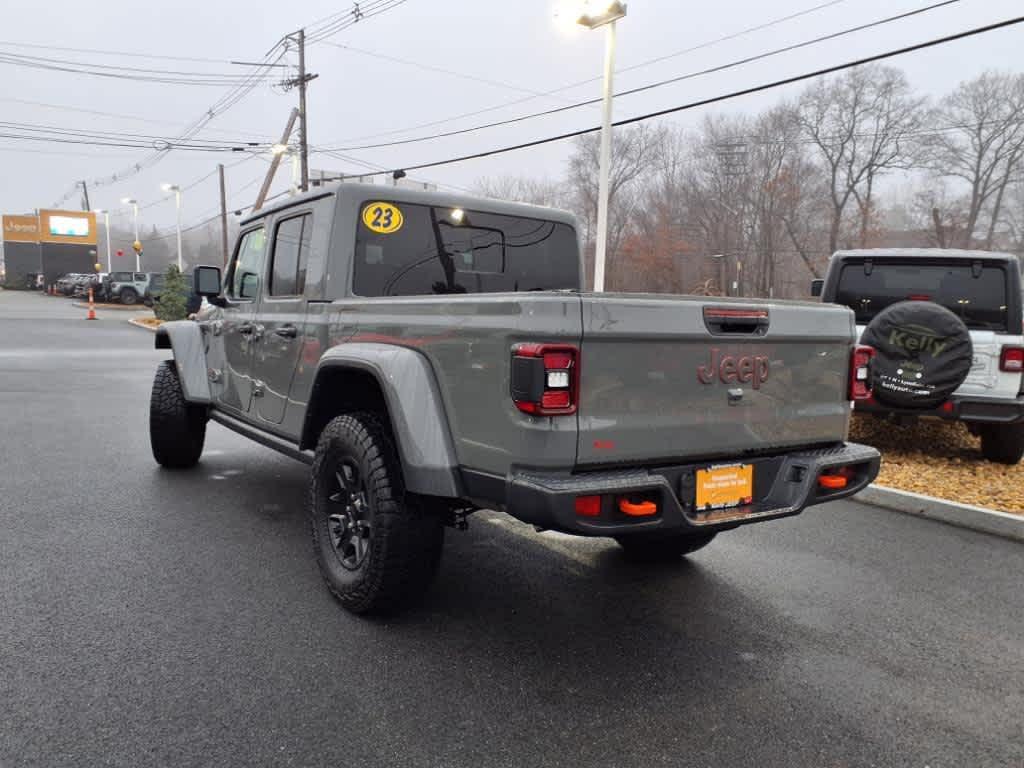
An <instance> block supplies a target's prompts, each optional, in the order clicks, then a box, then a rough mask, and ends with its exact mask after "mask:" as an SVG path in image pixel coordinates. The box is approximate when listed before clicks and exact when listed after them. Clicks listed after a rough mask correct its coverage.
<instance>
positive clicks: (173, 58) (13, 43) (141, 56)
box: [0, 40, 232, 64]
mask: <svg viewBox="0 0 1024 768" xmlns="http://www.w3.org/2000/svg"><path fill="white" fill-rule="evenodd" d="M0 46H6V47H8V48H35V49H39V50H47V51H64V52H67V53H92V54H97V55H99V56H116V57H118V58H122V57H129V58H137V59H153V60H165V61H191V62H194V63H199V64H231V63H232V62H230V61H227V60H226V59H207V58H202V57H199V56H172V55H167V54H156V53H136V52H132V51H122V50H116V51H109V50H107V51H104V50H101V49H99V48H68V47H66V46H61V45H43V44H41V43H23V42H20V41H14V40H0Z"/></svg>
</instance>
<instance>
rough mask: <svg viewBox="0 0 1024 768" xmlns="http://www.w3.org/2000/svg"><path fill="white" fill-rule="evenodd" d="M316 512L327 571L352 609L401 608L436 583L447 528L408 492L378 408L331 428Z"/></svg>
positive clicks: (317, 471) (316, 541)
mask: <svg viewBox="0 0 1024 768" xmlns="http://www.w3.org/2000/svg"><path fill="white" fill-rule="evenodd" d="M309 515H310V526H311V529H312V536H313V551H314V553H315V555H316V560H317V565H319V567H320V573H321V575H322V576H323V578H324V581H325V582H327V587H328V589H329V590H330V591H331V594H333V595H334V597H335V598H336V599H337V600H338V602H340V603H341V604H342V606H343V607H344V608H346V609H347V610H349V611H351V612H352V613H357V614H369V613H389V612H393V611H395V610H397V609H399V608H402V607H405V606H406V605H408V604H410V603H411V602H413V601H414V600H415V599H416V598H418V597H420V596H421V595H422V594H423V593H424V592H425V591H426V589H427V588H428V587H429V586H430V583H431V581H432V580H433V578H434V575H435V573H436V572H437V566H438V563H439V562H440V558H441V549H442V545H443V542H444V527H443V526H442V523H441V519H440V518H439V517H437V516H436V515H433V514H431V513H430V512H429V511H427V510H426V509H425V507H424V506H423V505H421V504H418V503H416V502H415V500H414V499H413V498H412V497H410V496H409V495H408V494H406V493H405V486H404V482H403V479H402V471H401V467H400V465H399V462H398V456H397V453H396V451H395V446H394V443H393V442H392V439H391V435H390V433H389V430H388V429H387V427H386V426H385V425H384V424H383V423H382V422H381V421H380V419H379V418H377V416H375V415H374V414H371V413H355V414H350V415H345V416H339V417H337V418H336V419H334V420H333V421H331V422H330V423H329V424H328V425H327V426H326V427H325V428H324V431H323V432H322V433H321V435H320V440H319V442H318V443H317V447H316V457H315V459H314V461H313V470H312V477H311V480H310V494H309Z"/></svg>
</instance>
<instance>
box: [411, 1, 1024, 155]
mask: <svg viewBox="0 0 1024 768" xmlns="http://www.w3.org/2000/svg"><path fill="white" fill-rule="evenodd" d="M1021 22H1024V16H1018V17H1015V18H1012V19H1007V20H1005V21H1000V22H996V23H994V24H987V25H985V26H982V27H975V28H973V29H969V30H965V31H963V32H958V33H956V34H953V35H946V36H945V37H938V38H934V39H932V40H928V41H926V42H923V43H916V44H915V45H909V46H905V47H903V48H897V49H895V50H892V51H886V52H885V53H878V54H875V55H873V56H866V57H864V58H861V59H855V60H853V61H848V62H845V63H843V64H836V65H833V66H831V67H825V68H822V69H818V70H815V71H813V72H806V73H804V74H801V75H793V76H792V77H786V78H783V79H781V80H774V81H772V82H769V83H764V84H761V85H756V86H752V87H750V88H743V89H740V90H738V91H731V92H729V93H725V94H722V95H720V96H713V97H711V98H707V99H701V100H699V101H691V102H689V103H687V104H681V105H679V106H675V107H669V108H667V109H661V110H658V111H656V112H648V113H646V114H643V115H637V116H636V117H630V118H626V119H624V120H619V121H617V122H615V123H613V125H614V126H615V127H621V126H624V125H632V124H634V123H639V122H643V121H646V120H651V119H654V118H656V117H664V116H665V115H670V114H674V113H676V112H684V111H687V110H690V109H696V108H698V107H705V106H709V105H711V104H717V103H719V102H722V101H728V100H730V99H735V98H737V97H739V96H749V95H751V94H754V93H759V92H761V91H767V90H772V89H774V88H779V87H781V86H784V85H792V84H793V83H799V82H802V81H804V80H811V79H813V78H815V77H822V76H824V75H830V74H833V73H835V72H841V71H843V70H846V69H852V68H854V67H860V66H863V65H865V64H871V63H873V62H876V61H883V60H885V59H890V58H893V57H895V56H902V55H905V54H907V53H913V52H915V51H920V50H924V49H926V48H933V47H935V46H938V45H945V44H947V43H951V42H954V41H956V40H962V39H964V38H968V37H973V36H975V35H981V34H985V33H987V32H993V31H995V30H997V29H1003V28H1005V27H1011V26H1015V25H1017V24H1020V23H1021ZM599 130H601V129H600V127H596V126H595V127H593V128H583V129H580V130H577V131H570V132H568V133H562V134H559V135H557V136H549V137H548V138H545V139H536V140H534V141H527V142H523V143H521V144H514V145H512V146H508V147H502V148H499V149H491V150H487V151H484V152H476V153H473V154H470V155H462V156H461V157H454V158H450V159H448V160H437V161H434V162H430V163H420V164H418V165H409V166H404V167H403V168H401V169H395V170H403V171H418V170H422V169H423V168H436V167H439V166H442V165H451V164H452V163H461V162H464V161H466V160H477V159H479V158H482V157H490V156H492V155H500V154H505V153H507V152H515V151H517V150H520V149H529V148H531V147H538V146H541V145H543V144H551V143H553V142H556V141H564V140H565V139H572V138H575V137H577V136H584V135H586V134H588V133H596V132H597V131H599Z"/></svg>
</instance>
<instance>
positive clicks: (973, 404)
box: [855, 395, 1024, 424]
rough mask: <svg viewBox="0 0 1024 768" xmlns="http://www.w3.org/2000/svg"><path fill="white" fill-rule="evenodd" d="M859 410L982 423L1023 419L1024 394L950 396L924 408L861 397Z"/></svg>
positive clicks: (1011, 421) (1008, 422) (1012, 421)
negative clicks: (889, 404)
mask: <svg viewBox="0 0 1024 768" xmlns="http://www.w3.org/2000/svg"><path fill="white" fill-rule="evenodd" d="M855 410H856V411H857V412H858V413H878V414H888V413H894V414H897V415H899V416H930V417H934V418H938V419H946V420H947V421H974V422H978V423H984V424H1014V423H1016V422H1021V421H1024V396H1022V397H1017V398H1014V399H1012V400H1007V399H1005V398H988V397H956V396H955V395H954V396H953V397H951V398H950V399H949V400H948V401H946V403H945V404H944V405H942V406H940V407H938V408H933V409H930V410H927V411H921V410H911V409H907V408H889V407H887V406H884V405H881V404H880V403H877V402H875V401H873V400H872V401H866V402H865V401H861V402H858V403H857V405H856V406H855Z"/></svg>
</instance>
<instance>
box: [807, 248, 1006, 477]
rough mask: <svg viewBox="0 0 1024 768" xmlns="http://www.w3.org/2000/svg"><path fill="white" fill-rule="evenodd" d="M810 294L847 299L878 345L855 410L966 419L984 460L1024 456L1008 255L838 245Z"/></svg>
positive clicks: (867, 338) (864, 334)
mask: <svg viewBox="0 0 1024 768" xmlns="http://www.w3.org/2000/svg"><path fill="white" fill-rule="evenodd" d="M812 293H819V294H820V295H821V298H822V300H823V301H826V302H834V303H838V304H841V305H844V306H847V307H849V308H851V309H852V310H853V311H854V313H855V315H856V318H857V331H858V333H859V334H860V339H861V341H862V343H864V344H868V345H870V346H872V347H873V348H874V350H875V356H874V360H873V361H872V364H871V376H872V385H873V390H874V396H873V397H872V398H871V399H870V400H865V401H862V402H858V403H857V405H856V407H857V410H859V411H864V412H868V413H873V414H875V415H877V416H879V417H883V418H895V419H900V420H908V419H915V418H918V417H933V418H940V419H949V420H959V421H963V422H964V423H965V424H966V425H967V428H968V429H969V430H970V431H971V432H972V433H973V434H975V435H979V436H980V437H981V451H982V454H983V455H984V456H985V458H987V459H988V460H990V461H996V462H1001V463H1005V464H1016V463H1017V462H1019V461H1020V460H1021V458H1022V456H1024V335H1022V334H1024V328H1022V317H1024V310H1022V306H1021V272H1020V262H1018V260H1017V257H1016V256H1013V255H1012V254H1000V253H991V252H988V251H955V250H938V249H903V250H901V249H877V250H859V251H840V252H838V253H836V254H835V255H834V256H833V257H832V260H831V261H830V263H829V268H828V272H827V274H826V276H825V279H824V280H823V281H818V282H817V283H816V284H815V285H814V286H813V288H812Z"/></svg>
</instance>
